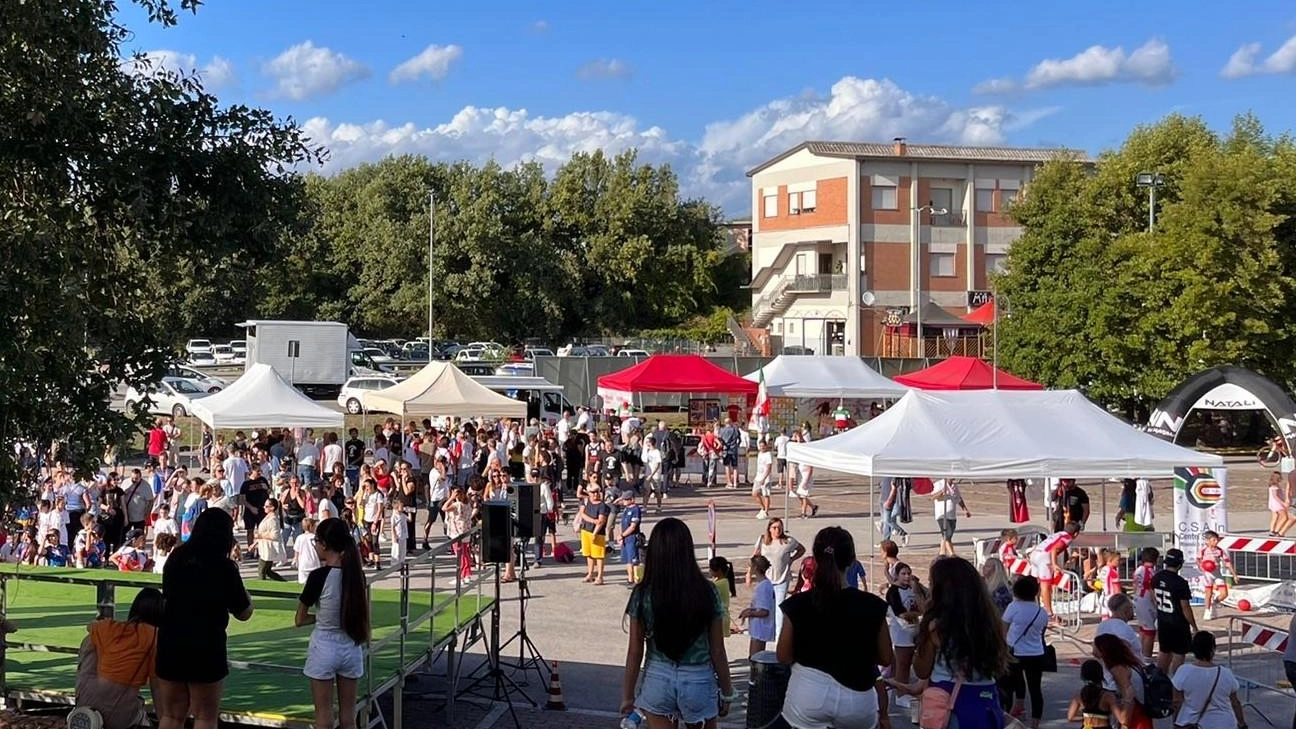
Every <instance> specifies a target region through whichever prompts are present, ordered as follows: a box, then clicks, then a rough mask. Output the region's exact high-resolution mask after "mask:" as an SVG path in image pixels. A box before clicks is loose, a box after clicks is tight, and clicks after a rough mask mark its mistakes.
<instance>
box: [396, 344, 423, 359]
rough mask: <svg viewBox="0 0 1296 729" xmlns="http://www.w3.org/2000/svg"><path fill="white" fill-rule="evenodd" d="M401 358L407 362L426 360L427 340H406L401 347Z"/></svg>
mask: <svg viewBox="0 0 1296 729" xmlns="http://www.w3.org/2000/svg"><path fill="white" fill-rule="evenodd" d="M401 359H403V360H406V361H409V362H426V361H428V345H427V342H406V343H405V344H404V346H402V347H401Z"/></svg>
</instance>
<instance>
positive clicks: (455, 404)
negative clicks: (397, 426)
mask: <svg viewBox="0 0 1296 729" xmlns="http://www.w3.org/2000/svg"><path fill="white" fill-rule="evenodd" d="M361 399H362V400H363V403H364V406H365V408H367V409H369V410H376V411H378V412H384V413H395V414H397V415H400V416H402V417H409V416H420V417H430V416H433V415H445V416H455V417H461V418H473V417H477V416H481V417H486V418H521V419H525V418H526V415H527V404H526V403H525V402H522V401H521V400H514V399H513V398H511V397H506V396H504V395H501V394H499V393H498V392H495V391H493V390H490V389H487V388H486V386H485V385H482V384H481V383H479V382H477V381H476V380H474V379H473V378H471V377H469V376H468V375H466V374H464V373H463V371H462V370H460V369H459V368H458V367H455V366H454V365H452V364H449V363H448V362H429V363H428V364H427V366H426V367H424V368H423V369H421V370H419V371H418V372H416V373H414V375H413V376H411V377H410V378H409V379H407V380H405V381H403V382H401V383H399V384H396V385H393V386H392V387H389V388H387V389H386V390H377V391H374V392H366V393H364V394H363V395H362V396H361Z"/></svg>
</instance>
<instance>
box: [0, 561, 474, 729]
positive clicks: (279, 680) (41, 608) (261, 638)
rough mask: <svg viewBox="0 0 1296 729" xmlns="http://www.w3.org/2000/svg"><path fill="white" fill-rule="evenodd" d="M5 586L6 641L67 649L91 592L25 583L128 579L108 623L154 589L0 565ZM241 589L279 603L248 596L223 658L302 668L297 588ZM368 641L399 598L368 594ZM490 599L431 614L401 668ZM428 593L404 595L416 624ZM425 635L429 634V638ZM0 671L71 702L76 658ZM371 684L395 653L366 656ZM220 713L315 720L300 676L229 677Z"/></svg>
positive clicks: (77, 638) (392, 669) (393, 613)
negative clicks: (248, 612)
mask: <svg viewBox="0 0 1296 729" xmlns="http://www.w3.org/2000/svg"><path fill="white" fill-rule="evenodd" d="M0 574H4V575H6V576H7V577H8V579H6V580H5V593H6V594H5V598H6V606H7V616H8V617H9V619H10V620H12V621H14V623H15V624H17V625H18V627H19V632H18V633H16V634H14V635H12V636H10V640H11V641H12V642H18V643H29V644H38V645H49V646H59V647H67V648H76V647H78V646H79V645H80V644H81V640H82V639H83V638H84V637H85V635H86V625H87V624H89V623H90V621H92V620H94V618H95V616H96V614H97V611H96V607H95V603H96V594H97V593H96V589H95V587H94V586H93V585H80V584H68V583H64V582H48V581H43V580H36V579H27V576H29V575H33V574H39V575H41V576H57V577H62V578H88V579H94V578H98V579H104V578H106V577H111V578H112V579H114V580H122V581H129V582H130V583H132V584H131V585H130V586H127V585H118V586H116V587H115V596H114V601H115V604H116V612H117V616H118V618H120V619H124V618H125V616H126V613H127V611H128V610H129V608H130V603H131V600H133V599H134V597H135V595H136V593H137V592H138V591H139V589H140V588H141V587H144V586H147V585H157V584H158V583H159V582H160V579H159V577H158V576H157V575H152V574H123V573H120V572H105V571H103V570H75V569H66V568H42V567H23V568H21V573H20V574H19V577H18V578H17V579H15V578H14V574H15V571H14V565H8V564H6V565H0ZM246 584H247V585H248V587H251V588H256V589H266V590H272V591H274V592H276V593H279V594H280V595H281V596H275V597H270V596H264V595H254V596H253V598H252V602H253V605H254V606H255V608H256V609H255V611H254V614H253V616H252V619H251V620H249V621H247V622H245V623H244V622H239V621H237V620H233V619H232V618H231V620H230V625H229V630H228V635H229V638H228V650H229V657H230V660H235V661H248V662H257V663H272V664H277V665H281V666H293V667H297V666H301V665H302V664H303V663H304V661H305V658H306V648H307V644H308V643H309V640H310V632H311V629H310V628H309V627H305V628H296V627H294V626H293V615H294V613H295V612H296V609H297V595H298V594H299V593H300V586H299V585H297V584H296V583H282V582H262V581H260V580H247V581H246ZM371 592H372V599H373V608H372V609H373V612H372V619H373V626H374V628H373V639H374V640H375V641H377V640H380V639H382V638H384V637H386V636H388V635H392V634H393V633H395V632H396V631H397V630H398V627H399V623H400V599H401V593H400V591H399V590H388V589H373V590H372V591H371ZM437 597H438V599H437V604H438V606H440V605H444V604H448V603H450V602H451V600H452V596H451V595H438V596H437ZM490 602H491V601H490V599H489V598H486V597H481V598H478V596H477V595H475V594H473V595H464V596H463V597H462V598H461V600H460V616H459V621H458V625H457V626H456V620H455V615H454V610H453V609H449V610H446V611H445V612H442V613H440V614H439V615H437V616H436V618H435V619H433V620H432V621H431V623H430V627H429V624H424V625H423V626H420V628H419V629H418V630H416V631H413V632H411V634H410V635H409V636H407V637H406V640H405V645H406V656H405V658H406V660H407V661H408V660H410V659H411V658H412V657H413V656H414V655H415V654H417V653H418V652H419V649H420V648H426V647H427V645H428V643H429V642H430V639H431V638H432V637H435V638H436V640H437V641H440V640H441V639H443V638H446V637H448V636H449V635H450V634H451V633H452V632H453V631H454V630H455V628H456V627H458V628H463V627H464V626H466V625H468V624H469V623H470V622H471V621H472V619H473V617H475V616H476V615H477V614H479V612H480V611H482V610H485V609H487V608H488V607H489V605H490ZM427 605H428V597H427V591H426V590H423V591H412V592H411V594H410V615H411V617H417V616H418V615H419V614H421V613H422V612H423V611H425V610H426V609H427ZM429 630H430V631H431V632H429ZM7 659H8V660H7V661H6V665H5V672H6V681H7V686H8V688H10V689H17V690H31V691H43V692H56V693H67V694H71V693H72V691H73V687H74V686H75V684H76V665H75V664H76V658H75V656H72V655H66V654H62V655H60V654H53V653H44V652H34V651H26V650H14V649H11V650H9V651H8V655H7ZM372 661H373V663H372V665H373V678H374V685H375V686H376V685H377V684H378V683H380V682H381V681H382V680H385V679H387V678H389V677H391V676H394V675H395V674H396V673H397V671H398V669H399V663H400V656H399V645H398V643H396V642H393V643H392V644H390V645H388V646H384V647H383V648H381V649H379V650H378V651H376V652H375V653H374V654H373V657H372ZM367 687H368V680H367V678H366V679H361V681H360V695H361V697H364V696H366V694H367ZM221 710H222V711H225V712H230V713H239V714H261V715H267V714H268V715H282V716H284V717H285V718H287V719H288V720H292V721H304V722H309V721H310V720H311V719H312V718H313V716H314V710H313V707H312V703H311V695H310V685H309V682H308V680H307V679H306V678H305V677H304V676H302V675H301V674H300V673H297V674H290V673H285V672H274V671H258V670H249V669H234V670H232V671H231V672H230V675H229V677H228V678H227V679H226V681H225V696H224V699H223V700H222V702H221Z"/></svg>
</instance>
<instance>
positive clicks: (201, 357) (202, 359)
mask: <svg viewBox="0 0 1296 729" xmlns="http://www.w3.org/2000/svg"><path fill="white" fill-rule="evenodd" d="M189 364H191V365H197V366H199V367H215V366H216V355H214V354H212V353H211V352H210V351H207V352H190V353H189Z"/></svg>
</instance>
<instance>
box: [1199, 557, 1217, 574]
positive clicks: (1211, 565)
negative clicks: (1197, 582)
mask: <svg viewBox="0 0 1296 729" xmlns="http://www.w3.org/2000/svg"><path fill="white" fill-rule="evenodd" d="M1217 566H1218V565H1216V564H1215V560H1213V559H1206V560H1202V563H1201V568H1202V569H1203V570H1205V571H1206V572H1214V571H1215V568H1216V567H1217Z"/></svg>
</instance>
